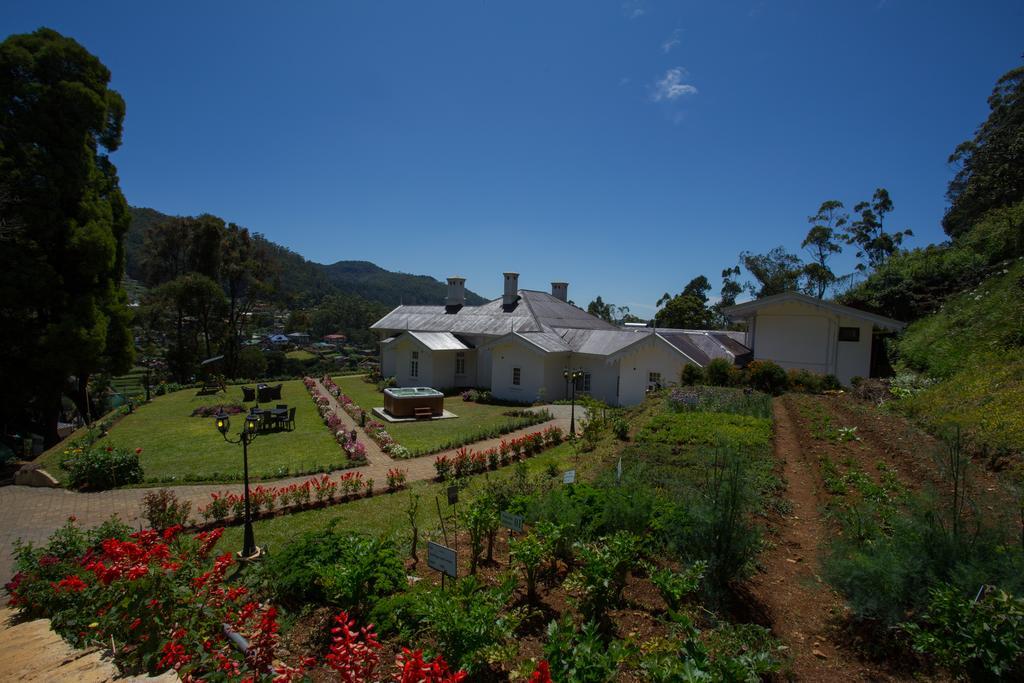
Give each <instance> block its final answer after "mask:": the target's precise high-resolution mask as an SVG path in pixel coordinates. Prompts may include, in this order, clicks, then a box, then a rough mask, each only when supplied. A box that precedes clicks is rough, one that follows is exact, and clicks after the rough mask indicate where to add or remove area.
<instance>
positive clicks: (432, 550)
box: [427, 541, 458, 577]
mask: <svg viewBox="0 0 1024 683" xmlns="http://www.w3.org/2000/svg"><path fill="white" fill-rule="evenodd" d="M427 566H428V567H430V568H431V569H433V570H435V571H439V572H441V573H442V574H447V575H448V576H452V577H454V576H455V574H456V573H457V571H458V563H457V562H456V559H455V551H454V550H452V549H451V548H447V547H445V546H443V545H441V544H440V543H434V542H433V541H430V542H428V543H427Z"/></svg>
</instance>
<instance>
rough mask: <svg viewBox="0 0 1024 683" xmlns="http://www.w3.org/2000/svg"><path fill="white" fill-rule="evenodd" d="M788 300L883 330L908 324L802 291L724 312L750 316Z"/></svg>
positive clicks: (765, 299)
mask: <svg viewBox="0 0 1024 683" xmlns="http://www.w3.org/2000/svg"><path fill="white" fill-rule="evenodd" d="M786 301H794V302H797V303H802V304H806V305H808V306H814V307H815V308H823V309H825V310H827V311H831V312H832V313H835V314H836V315H843V316H846V317H849V318H857V319H859V320H866V321H868V322H870V323H871V324H872V325H874V326H875V327H879V328H881V329H883V330H892V331H893V332H899V331H900V330H902V329H903V328H904V327H906V326H907V324H906V323H903V322H900V321H899V320H893V319H892V318H887V317H885V316H884V315H876V314H875V313H868V312H867V311H862V310H860V309H859V308H853V307H851V306H844V305H843V304H837V303H835V302H834V301H824V300H822V299H816V298H814V297H813V296H808V295H806V294H801V293H800V292H783V293H782V294H774V295H772V296H766V297H765V298H763V299H756V300H754V301H746V302H744V303H742V304H736V305H735V306H729V307H728V308H723V309H722V313H724V314H725V315H727V316H729V317H730V318H733V319H740V318H748V317H750V316H751V315H754V314H755V313H756V312H757V311H758V309H760V308H763V307H764V306H769V305H771V304H777V303H783V302H786Z"/></svg>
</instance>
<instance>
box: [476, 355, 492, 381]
mask: <svg viewBox="0 0 1024 683" xmlns="http://www.w3.org/2000/svg"><path fill="white" fill-rule="evenodd" d="M493 369H494V359H493V357H492V352H491V350H490V349H477V351H476V386H478V387H482V388H488V387H490V386H491V372H492V371H493Z"/></svg>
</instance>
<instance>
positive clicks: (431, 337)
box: [408, 332, 469, 351]
mask: <svg viewBox="0 0 1024 683" xmlns="http://www.w3.org/2000/svg"><path fill="white" fill-rule="evenodd" d="M408 335H409V336H410V337H413V338H414V339H417V340H418V341H419V342H420V343H422V344H423V345H424V346H426V347H427V348H428V349H430V350H431V351H465V350H466V349H468V348H469V347H468V346H466V344H465V343H463V341H462V340H461V339H459V338H458V337H456V336H455V335H454V334H452V333H451V332H409V333H408Z"/></svg>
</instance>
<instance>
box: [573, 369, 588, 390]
mask: <svg viewBox="0 0 1024 683" xmlns="http://www.w3.org/2000/svg"><path fill="white" fill-rule="evenodd" d="M576 391H590V373H589V372H584V373H583V376H582V377H577V378H576Z"/></svg>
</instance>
